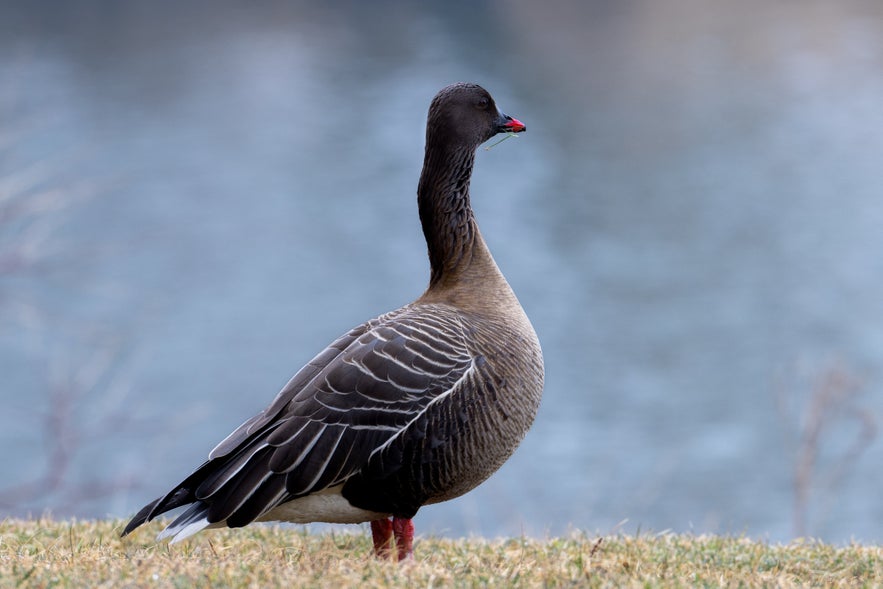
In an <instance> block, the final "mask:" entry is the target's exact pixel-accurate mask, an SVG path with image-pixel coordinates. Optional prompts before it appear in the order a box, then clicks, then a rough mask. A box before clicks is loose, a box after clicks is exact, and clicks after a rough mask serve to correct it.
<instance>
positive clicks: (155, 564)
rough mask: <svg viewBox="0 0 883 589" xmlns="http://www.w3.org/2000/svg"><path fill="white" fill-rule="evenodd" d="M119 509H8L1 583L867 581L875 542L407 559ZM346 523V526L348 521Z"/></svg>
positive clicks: (590, 540) (708, 543)
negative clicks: (185, 526)
mask: <svg viewBox="0 0 883 589" xmlns="http://www.w3.org/2000/svg"><path fill="white" fill-rule="evenodd" d="M123 524H124V522H123V521H118V520H117V521H112V520H107V521H95V522H79V521H53V520H51V519H41V520H7V521H5V522H3V523H2V524H0V587H22V586H26V587H148V586H149V587H160V588H162V587H357V586H358V587H393V586H404V585H407V586H415V587H433V586H442V587H449V586H456V587H575V586H579V587H684V586H689V587H702V586H706V587H707V586H715V587H729V586H740V587H741V586H771V587H807V586H814V587H872V586H880V585H881V584H883V548H880V547H867V546H860V545H850V546H843V547H835V546H831V545H828V544H823V543H819V542H814V541H802V542H795V543H792V544H788V545H770V544H767V543H764V542H758V541H754V540H750V539H747V538H739V537H719V536H689V535H674V534H667V533H662V534H647V533H644V534H639V535H636V536H625V535H614V536H605V537H596V536H592V535H588V534H585V533H580V532H576V533H573V534H571V535H570V536H568V537H561V538H548V539H545V540H535V539H529V538H512V539H497V540H485V539H481V538H469V539H460V540H449V539H441V538H424V537H418V541H417V543H416V545H415V546H416V550H415V559H414V560H413V561H409V562H405V563H402V564H396V563H392V562H387V561H380V560H377V559H375V558H374V557H373V554H372V548H371V540H370V534H369V533H368V531H367V529H365V530H364V533H361V534H360V533H350V532H344V533H338V532H330V533H323V534H312V533H309V532H307V531H305V530H304V529H303V528H296V529H284V528H280V527H271V526H252V527H248V528H244V529H239V530H215V531H211V532H208V533H203V534H199V535H198V536H196V537H195V538H191V539H189V540H187V541H184V542H182V543H181V544H178V545H173V546H170V545H168V544H165V543H162V544H157V543H155V542H154V540H153V538H154V534H155V533H156V532H157V531H159V529H160V525H161V524H160V523H154V524H151V525H150V526H148V528H147V529H146V530H143V531H139V532H137V533H136V534H134V535H133V536H130V537H127V538H126V539H120V538H119V532H120V530H121V529H122V526H123ZM349 529H353V528H349Z"/></svg>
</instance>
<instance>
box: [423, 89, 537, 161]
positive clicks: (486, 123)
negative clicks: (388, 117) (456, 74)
mask: <svg viewBox="0 0 883 589" xmlns="http://www.w3.org/2000/svg"><path fill="white" fill-rule="evenodd" d="M525 129H526V127H525V126H524V123H522V122H521V121H519V120H518V119H514V118H512V117H510V116H508V115H506V114H503V113H502V112H500V110H499V109H498V108H497V105H496V103H495V102H494V99H493V97H491V95H490V93H489V92H488V91H487V90H485V89H484V88H482V87H481V86H479V85H478V84H466V83H459V84H452V85H450V86H447V87H446V88H442V90H441V91H440V92H439V93H438V94H436V95H435V98H433V99H432V104H430V105H429V117H428V119H427V124H426V141H427V144H430V143H434V142H444V143H450V144H454V145H457V146H462V147H470V148H472V149H474V148H476V147H478V146H479V145H480V144H482V143H484V142H485V141H487V140H488V139H490V138H491V137H493V136H494V135H496V134H497V133H506V132H511V133H521V132H523V131H524V130H525Z"/></svg>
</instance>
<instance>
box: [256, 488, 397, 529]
mask: <svg viewBox="0 0 883 589" xmlns="http://www.w3.org/2000/svg"><path fill="white" fill-rule="evenodd" d="M342 488H343V485H337V486H336V487H330V488H328V489H325V490H323V491H320V492H318V493H313V494H312V495H307V496H306V497H299V498H297V499H293V500H291V501H288V502H286V503H283V504H281V505H278V506H276V507H274V508H273V509H271V510H270V511H268V512H267V513H265V514H264V515H262V516H261V517H259V518H258V520H257V521H265V522H270V521H284V522H291V523H295V524H308V523H310V522H327V523H331V524H358V523H362V522H368V521H373V520H376V519H381V518H384V517H389V515H390V514H389V513H382V512H377V511H371V510H367V509H360V508H358V507H355V506H354V505H352V504H351V503H350V502H349V501H347V500H346V499H344V497H343V495H341V494H340V491H341V489H342Z"/></svg>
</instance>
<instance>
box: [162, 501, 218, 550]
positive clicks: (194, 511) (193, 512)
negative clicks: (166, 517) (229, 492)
mask: <svg viewBox="0 0 883 589" xmlns="http://www.w3.org/2000/svg"><path fill="white" fill-rule="evenodd" d="M207 512H208V505H207V504H205V503H203V502H202V501H197V502H196V503H193V504H192V505H190V507H188V508H187V509H186V511H184V513H182V514H181V515H179V516H178V517H176V518H175V520H174V521H173V522H172V523H170V524H169V525H168V526H166V528H165V529H164V530H163V531H162V532H160V533H159V535H158V536H157V537H156V541H157V542H159V541H160V540H165V539H166V538H172V540H171V542H169V544H174V543H176V542H180V541H181V540H183V539H185V538H187V537H189V536H192V535H193V534H195V533H196V532H199V531H200V530H204V529H205V528H207V527H209V526H212V524H211V523H209V521H208V517H207V516H206V514H207ZM218 525H223V522H222V523H221V524H214V526H213V527H218Z"/></svg>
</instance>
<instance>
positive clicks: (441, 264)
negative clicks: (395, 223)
mask: <svg viewBox="0 0 883 589" xmlns="http://www.w3.org/2000/svg"><path fill="white" fill-rule="evenodd" d="M474 162H475V150H474V149H469V148H465V147H461V148H457V147H447V146H433V145H431V144H429V145H427V147H426V158H425V159H424V162H423V173H422V174H421V175H420V184H419V185H418V188H417V204H418V207H419V210H420V222H421V224H422V225H423V235H424V237H426V245H427V247H428V249H429V264H430V267H431V272H430V278H429V288H430V290H431V289H433V288H442V287H444V286H450V285H451V284H453V283H455V282H457V281H458V280H460V279H462V277H463V275H464V273H465V272H466V271H467V270H468V269H469V268H470V266H472V265H473V263H474V262H476V261H477V260H476V255H478V257H479V258H482V257H484V254H485V253H486V252H487V248H486V246H485V245H484V241H483V240H482V239H481V235H480V234H479V232H478V226H477V224H476V222H475V215H474V214H473V212H472V206H471V204H470V203H469V182H470V180H471V179H472V166H473V163H474ZM488 257H489V254H488Z"/></svg>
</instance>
